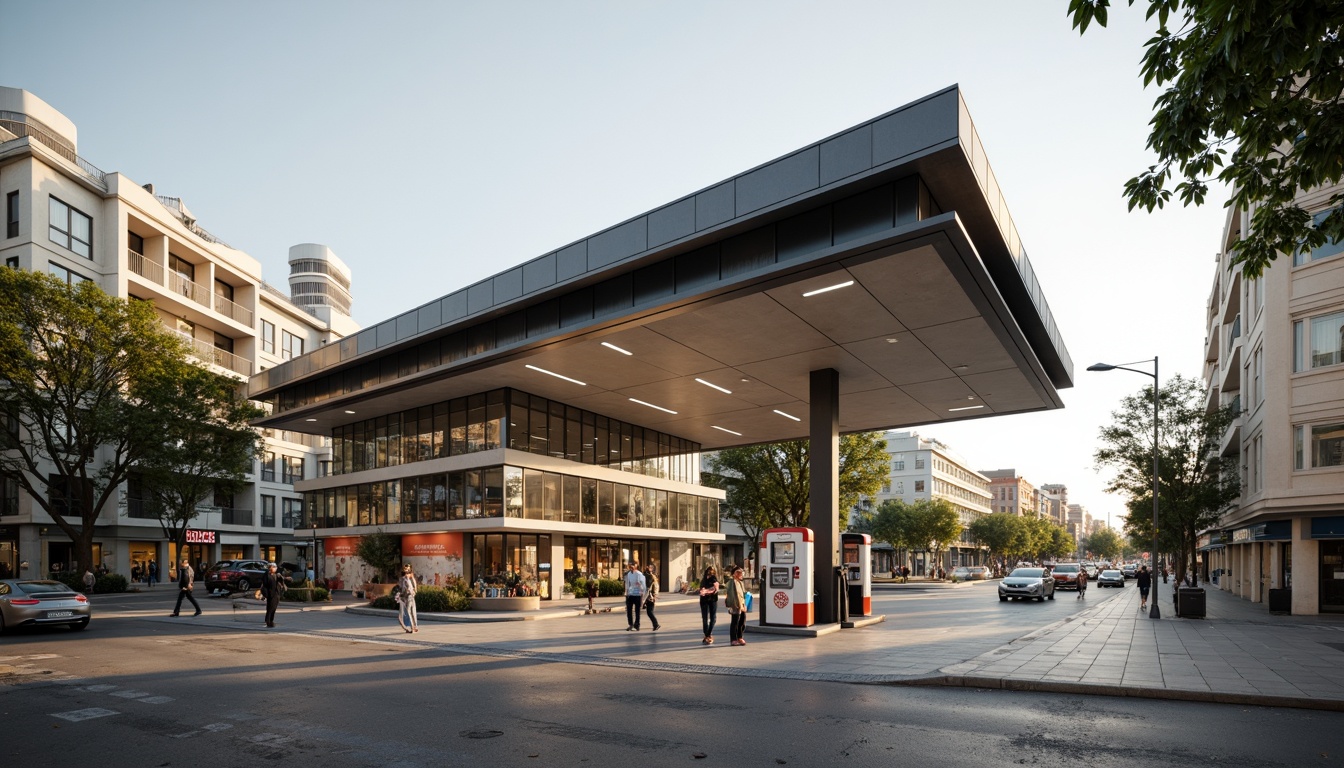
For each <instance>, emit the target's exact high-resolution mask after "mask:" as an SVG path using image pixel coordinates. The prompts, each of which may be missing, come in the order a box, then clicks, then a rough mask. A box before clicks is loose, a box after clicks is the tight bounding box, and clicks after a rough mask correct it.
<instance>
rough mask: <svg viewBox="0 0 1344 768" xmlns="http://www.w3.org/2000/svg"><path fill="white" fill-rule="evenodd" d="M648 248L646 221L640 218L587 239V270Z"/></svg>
mask: <svg viewBox="0 0 1344 768" xmlns="http://www.w3.org/2000/svg"><path fill="white" fill-rule="evenodd" d="M648 247H649V232H648V220H647V219H646V218H645V217H643V216H641V217H639V218H638V219H635V220H634V221H627V222H626V223H624V224H622V225H620V226H619V227H613V228H611V229H608V230H607V231H606V232H603V233H601V234H599V235H594V236H593V237H590V238H588V268H589V269H598V268H600V267H605V266H606V265H608V264H611V263H612V262H615V261H620V260H621V259H624V258H625V257H626V256H633V255H634V254H636V253H639V252H640V251H643V250H646V249H647V248H648Z"/></svg>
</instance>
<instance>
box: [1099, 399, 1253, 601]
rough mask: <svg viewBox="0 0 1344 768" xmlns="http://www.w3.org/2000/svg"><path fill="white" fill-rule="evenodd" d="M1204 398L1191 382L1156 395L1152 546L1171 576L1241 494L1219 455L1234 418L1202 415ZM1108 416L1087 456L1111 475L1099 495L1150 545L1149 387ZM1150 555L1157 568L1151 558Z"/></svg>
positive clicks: (1226, 413)
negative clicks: (1115, 504)
mask: <svg viewBox="0 0 1344 768" xmlns="http://www.w3.org/2000/svg"><path fill="white" fill-rule="evenodd" d="M1204 399H1205V393H1204V388H1203V387H1202V386H1201V385H1200V383H1199V382H1198V381H1195V380H1193V379H1189V378H1185V377H1183V376H1179V375H1177V376H1175V377H1173V378H1171V379H1170V380H1168V381H1167V383H1166V385H1165V386H1163V387H1162V388H1161V390H1160V391H1159V392H1158V401H1159V402H1158V405H1159V408H1160V416H1161V421H1160V422H1159V426H1160V435H1161V436H1160V438H1159V443H1158V449H1159V450H1158V458H1159V461H1158V465H1159V475H1158V521H1157V522H1158V546H1159V547H1160V549H1161V551H1164V552H1170V553H1174V554H1175V556H1176V557H1175V566H1176V574H1177V576H1178V578H1179V577H1183V576H1184V574H1185V569H1186V568H1187V567H1188V566H1189V565H1190V564H1191V563H1193V562H1194V559H1195V544H1196V539H1197V537H1198V535H1199V532H1200V531H1202V530H1204V529H1206V528H1209V527H1211V526H1213V525H1215V524H1217V522H1218V520H1219V517H1220V516H1221V514H1222V513H1223V512H1224V511H1225V510H1226V509H1227V508H1228V506H1229V505H1230V504H1231V503H1232V502H1233V501H1234V500H1236V498H1237V497H1238V496H1239V495H1240V487H1239V484H1240V477H1239V473H1238V469H1237V457H1235V456H1223V455H1221V452H1220V451H1219V450H1218V448H1219V443H1220V441H1221V440H1222V437H1223V435H1224V434H1225V433H1226V432H1227V430H1228V428H1229V427H1230V426H1231V425H1232V422H1233V420H1235V419H1236V418H1237V416H1238V414H1237V413H1236V412H1235V411H1234V409H1233V406H1231V405H1228V406H1223V407H1221V408H1216V409H1214V410H1211V411H1207V410H1205V407H1204ZM1111 418H1112V420H1113V421H1112V423H1111V424H1109V425H1107V426H1103V427H1102V429H1101V435H1100V436H1101V447H1100V448H1098V449H1097V451H1096V453H1095V454H1093V458H1094V460H1095V461H1096V463H1097V466H1098V468H1102V467H1106V468H1109V469H1111V470H1112V471H1113V472H1114V473H1115V474H1114V476H1113V477H1112V478H1111V480H1110V482H1109V483H1108V485H1107V486H1106V490H1107V491H1110V492H1113V493H1121V494H1124V495H1125V497H1126V499H1127V501H1126V508H1127V509H1128V514H1127V515H1126V517H1125V532H1126V533H1127V534H1130V535H1132V536H1134V537H1135V538H1137V539H1139V540H1146V541H1149V542H1151V541H1152V540H1153V527H1152V526H1153V497H1152V490H1153V489H1152V471H1153V389H1152V387H1151V386H1150V387H1145V388H1144V390H1143V391H1141V392H1139V393H1137V394H1133V395H1129V396H1127V397H1125V398H1124V399H1123V400H1122V401H1121V404H1120V408H1119V409H1118V410H1115V411H1113V412H1112V413H1111ZM1150 546H1151V545H1150ZM1153 556H1154V563H1156V562H1157V553H1153Z"/></svg>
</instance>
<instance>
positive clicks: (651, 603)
mask: <svg viewBox="0 0 1344 768" xmlns="http://www.w3.org/2000/svg"><path fill="white" fill-rule="evenodd" d="M644 585H645V588H644V612H645V613H647V614H648V615H649V623H650V624H652V625H653V631H654V632H657V631H658V627H659V626H661V625H660V624H659V623H658V617H657V616H654V615H653V609H654V608H655V607H656V604H657V602H658V574H657V573H656V572H655V571H654V570H653V566H649V567H648V568H645V569H644Z"/></svg>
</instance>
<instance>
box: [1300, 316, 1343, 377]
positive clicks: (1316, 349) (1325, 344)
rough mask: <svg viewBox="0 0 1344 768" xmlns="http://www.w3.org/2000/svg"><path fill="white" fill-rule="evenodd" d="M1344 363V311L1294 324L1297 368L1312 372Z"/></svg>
mask: <svg viewBox="0 0 1344 768" xmlns="http://www.w3.org/2000/svg"><path fill="white" fill-rule="evenodd" d="M1342 362H1344V312H1335V313H1333V314H1329V315H1321V316H1320V317H1313V318H1309V319H1307V320H1298V321H1296V322H1294V323H1293V370H1294V371H1309V370H1312V369H1313V368H1324V367H1326V366H1329V365H1339V364H1340V363H1342Z"/></svg>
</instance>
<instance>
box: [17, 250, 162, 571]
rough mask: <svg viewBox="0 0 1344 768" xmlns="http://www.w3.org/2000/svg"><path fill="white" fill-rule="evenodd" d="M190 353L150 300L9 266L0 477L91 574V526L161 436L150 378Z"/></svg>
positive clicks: (113, 500)
mask: <svg viewBox="0 0 1344 768" xmlns="http://www.w3.org/2000/svg"><path fill="white" fill-rule="evenodd" d="M184 354H185V350H184V348H183V346H182V343H181V341H180V340H178V339H176V338H174V337H173V336H172V334H170V333H169V332H168V331H167V330H166V329H165V328H164V327H163V324H162V323H161V322H160V321H159V319H158V317H157V316H156V315H155V312H154V308H153V305H151V304H150V303H149V302H139V301H126V300H124V299H119V298H116V297H113V296H109V295H107V294H106V293H104V292H103V291H102V290H100V289H99V288H98V287H97V286H96V285H95V284H94V283H92V282H88V281H86V282H82V283H80V284H78V285H75V286H69V285H66V284H65V283H64V282H62V281H59V280H57V279H55V278H52V277H50V276H47V275H42V274H38V273H34V272H28V271H23V270H18V269H0V414H3V415H4V416H5V417H6V419H7V420H8V428H7V429H4V430H0V472H3V474H5V475H6V476H8V477H12V478H14V479H15V480H16V481H17V483H18V485H19V487H20V488H22V489H23V490H24V491H25V492H26V493H27V494H28V496H29V497H31V498H32V500H33V503H34V504H36V505H37V506H38V507H39V508H41V509H42V511H43V512H45V513H46V514H47V515H49V516H50V517H51V519H52V522H53V523H54V524H55V525H56V527H57V528H59V529H60V530H61V532H62V533H64V534H65V535H66V536H67V537H69V538H70V541H71V542H73V545H74V554H75V559H76V560H77V562H78V567H79V569H80V571H81V572H83V571H85V570H93V569H94V568H95V567H96V566H97V565H98V564H97V563H95V562H93V537H94V526H95V524H96V523H97V521H98V519H99V517H100V516H101V515H102V514H103V510H104V509H105V508H106V507H107V505H108V504H109V503H113V504H115V503H116V501H115V499H116V492H117V488H118V486H119V485H121V483H122V482H123V481H125V480H126V477H127V474H128V473H129V472H130V470H131V468H132V467H133V466H134V465H135V463H136V462H137V461H139V460H140V459H141V458H142V457H144V456H145V455H146V454H147V452H148V451H149V450H150V449H151V448H152V447H153V446H154V445H156V444H157V443H159V442H160V441H161V438H162V435H160V434H158V427H157V417H156V415H155V414H154V400H153V398H152V397H150V396H149V393H150V392H151V391H153V388H152V387H151V386H150V382H152V381H155V380H156V377H159V376H162V375H163V374H164V373H165V372H166V371H167V370H168V369H169V368H170V367H171V366H174V365H176V364H177V363H179V362H180V361H181V360H182V359H183V356H184Z"/></svg>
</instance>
